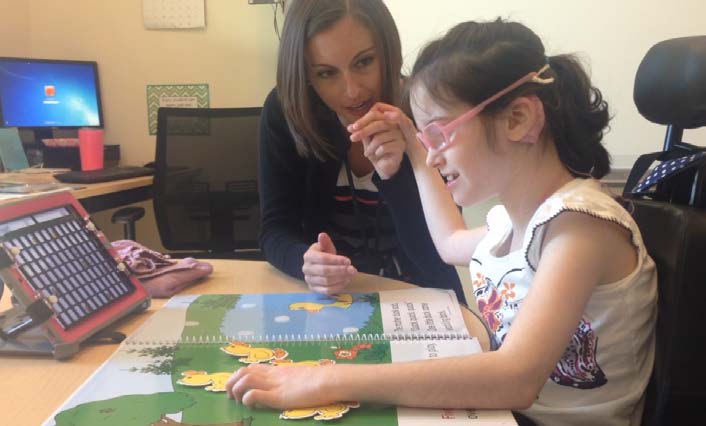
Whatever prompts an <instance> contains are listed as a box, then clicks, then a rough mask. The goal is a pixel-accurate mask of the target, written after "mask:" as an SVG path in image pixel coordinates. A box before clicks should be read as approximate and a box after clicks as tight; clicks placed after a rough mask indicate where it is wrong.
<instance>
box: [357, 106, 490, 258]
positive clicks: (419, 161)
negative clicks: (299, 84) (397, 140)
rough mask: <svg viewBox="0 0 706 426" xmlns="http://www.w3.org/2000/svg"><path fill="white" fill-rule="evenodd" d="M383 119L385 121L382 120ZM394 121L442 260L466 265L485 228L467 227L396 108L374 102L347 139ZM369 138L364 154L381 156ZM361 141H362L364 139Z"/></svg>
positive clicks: (409, 124) (361, 137) (379, 148)
mask: <svg viewBox="0 0 706 426" xmlns="http://www.w3.org/2000/svg"><path fill="white" fill-rule="evenodd" d="M385 122H387V123H385ZM390 122H392V123H395V124H396V125H397V126H399V129H400V130H401V131H402V134H403V135H404V138H405V140H406V145H407V146H406V149H407V156H408V157H409V159H410V162H411V165H412V169H413V170H414V176H415V179H416V181H417V187H418V188H419V195H420V198H421V201H422V207H423V209H424V216H425V219H426V223H427V227H428V228H429V233H430V234H431V237H432V240H433V241H434V245H435V246H436V249H437V251H438V252H439V255H440V256H441V258H442V259H443V261H444V262H446V263H449V264H452V265H459V266H468V264H469V263H470V262H471V257H472V255H473V252H474V251H475V249H476V246H477V245H478V242H480V240H481V239H482V238H483V237H484V236H485V233H486V231H487V229H486V227H479V228H476V229H472V230H469V229H468V228H467V227H466V224H465V222H464V221H463V216H462V215H461V212H460V211H459V209H458V206H457V205H456V204H455V203H454V201H453V199H452V198H451V195H450V194H449V192H448V191H447V190H446V186H445V185H444V181H443V179H442V178H441V175H440V174H439V172H438V170H436V169H433V168H430V167H427V165H426V163H425V160H426V151H425V150H424V148H423V147H422V145H421V144H420V143H419V142H418V141H417V137H416V128H415V127H414V123H412V120H410V119H409V118H408V117H407V116H406V115H405V114H404V113H403V112H402V111H401V110H400V109H399V108H397V107H394V106H391V105H386V104H381V103H378V104H376V105H375V107H373V109H372V110H371V111H370V112H369V113H368V114H366V115H365V116H364V117H363V118H361V119H360V120H358V121H357V122H356V123H354V124H353V125H352V126H351V128H350V129H349V130H352V134H351V140H352V141H354V142H356V141H366V139H368V138H370V136H371V135H374V134H375V133H376V132H377V131H379V129H380V128H381V127H384V126H386V125H389V123H390ZM376 142H377V141H376V140H375V139H373V140H372V141H371V142H369V143H366V147H365V154H366V156H379V155H383V153H382V152H381V151H382V150H384V149H385V148H384V144H379V143H376ZM364 143H365V142H364Z"/></svg>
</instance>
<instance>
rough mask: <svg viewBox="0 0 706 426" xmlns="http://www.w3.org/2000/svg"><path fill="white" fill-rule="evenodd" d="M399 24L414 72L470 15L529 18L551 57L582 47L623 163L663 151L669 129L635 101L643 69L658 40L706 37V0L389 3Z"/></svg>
mask: <svg viewBox="0 0 706 426" xmlns="http://www.w3.org/2000/svg"><path fill="white" fill-rule="evenodd" d="M385 3H386V4H387V5H388V7H389V8H390V10H391V12H392V14H393V15H394V17H395V20H396V22H397V25H398V28H399V31H400V35H401V38H402V45H403V51H404V54H405V66H406V67H407V68H408V69H411V66H412V64H413V63H414V59H415V58H416V54H417V52H418V50H419V48H420V47H421V46H423V45H424V44H425V43H426V42H427V41H428V40H430V39H432V38H436V37H438V36H441V35H443V33H444V32H445V31H446V30H447V29H449V28H450V27H451V26H453V25H454V24H457V23H459V22H462V21H466V20H489V19H495V18H496V17H498V16H500V17H503V18H506V19H511V20H516V21H520V22H522V23H524V24H525V25H527V26H529V27H530V28H531V29H532V30H534V31H535V32H536V33H537V34H538V35H539V36H540V37H541V38H542V40H543V41H544V44H545V47H546V48H547V52H548V54H550V55H555V54H559V53H569V52H576V53H578V54H579V55H580V56H581V57H582V58H584V59H586V60H587V61H588V63H589V66H590V70H591V73H592V77H593V81H594V84H595V85H596V86H597V87H598V88H599V89H601V91H602V92H603V94H604V96H605V98H606V99H607V101H608V102H609V105H610V106H611V108H612V112H613V115H614V119H613V121H612V123H611V127H612V130H611V131H610V132H609V133H608V134H607V135H606V137H605V143H606V146H607V148H608V150H609V151H610V153H611V154H612V155H613V160H614V165H615V166H616V167H629V166H631V165H632V161H634V158H635V156H636V155H637V154H640V153H644V152H650V151H658V150H660V149H662V142H663V140H664V127H662V126H659V125H656V124H652V123H650V122H648V121H647V120H645V119H644V118H643V117H642V116H640V115H639V113H638V112H637V110H636V108H635V105H634V103H633V100H632V89H633V83H634V78H635V72H636V71H637V67H638V65H639V63H640V60H641V59H642V57H643V56H644V54H645V53H646V52H647V50H648V49H649V48H650V47H651V46H652V45H654V44H655V43H657V42H659V41H661V40H665V39H668V38H673V37H684V36H691V35H704V34H706V1H703V0H673V1H671V2H669V4H668V3H665V2H664V1H662V0H618V1H614V0H593V1H566V0H532V1H530V0H496V1H487V0H436V1H420V0H386V1H385ZM684 140H685V141H687V142H691V143H695V144H699V145H706V129H700V130H687V131H686V132H685V134H684Z"/></svg>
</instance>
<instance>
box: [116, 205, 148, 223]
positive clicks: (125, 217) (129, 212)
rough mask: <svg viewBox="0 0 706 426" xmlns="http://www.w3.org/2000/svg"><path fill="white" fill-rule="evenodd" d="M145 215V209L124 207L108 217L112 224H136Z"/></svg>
mask: <svg viewBox="0 0 706 426" xmlns="http://www.w3.org/2000/svg"><path fill="white" fill-rule="evenodd" d="M144 215H145V209H143V208H142V207H125V208H122V209H120V210H118V211H116V212H115V213H113V216H111V217H110V221H111V222H113V223H121V224H127V223H130V222H137V221H138V220H140V219H142V217H143V216H144Z"/></svg>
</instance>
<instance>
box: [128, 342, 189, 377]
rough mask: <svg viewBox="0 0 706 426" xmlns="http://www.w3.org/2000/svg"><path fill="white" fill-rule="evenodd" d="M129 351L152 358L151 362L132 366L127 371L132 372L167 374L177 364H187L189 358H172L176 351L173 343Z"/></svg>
mask: <svg viewBox="0 0 706 426" xmlns="http://www.w3.org/2000/svg"><path fill="white" fill-rule="evenodd" d="M128 352H129V353H137V356H140V357H150V358H152V359H153V361H152V362H150V363H149V364H147V365H146V366H145V367H140V368H137V367H132V368H130V369H129V370H128V371H130V372H132V373H134V372H139V373H146V374H156V375H161V374H164V375H169V374H172V370H173V369H174V368H177V367H179V366H186V365H189V363H190V362H191V358H183V357H180V358H174V354H175V352H176V346H175V345H162V346H150V347H145V348H140V349H130V350H129V351H128Z"/></svg>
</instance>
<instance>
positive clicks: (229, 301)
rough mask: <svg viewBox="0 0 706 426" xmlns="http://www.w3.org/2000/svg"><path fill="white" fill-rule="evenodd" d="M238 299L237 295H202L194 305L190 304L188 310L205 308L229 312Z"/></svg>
mask: <svg viewBox="0 0 706 426" xmlns="http://www.w3.org/2000/svg"><path fill="white" fill-rule="evenodd" d="M238 299H240V296H239V295H235V294H234V295H228V296H223V295H202V296H200V297H199V298H198V299H196V300H195V301H194V303H192V304H191V306H190V309H192V308H196V309H202V308H207V309H225V310H229V309H231V308H232V307H233V306H235V304H236V303H237V302H238Z"/></svg>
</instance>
